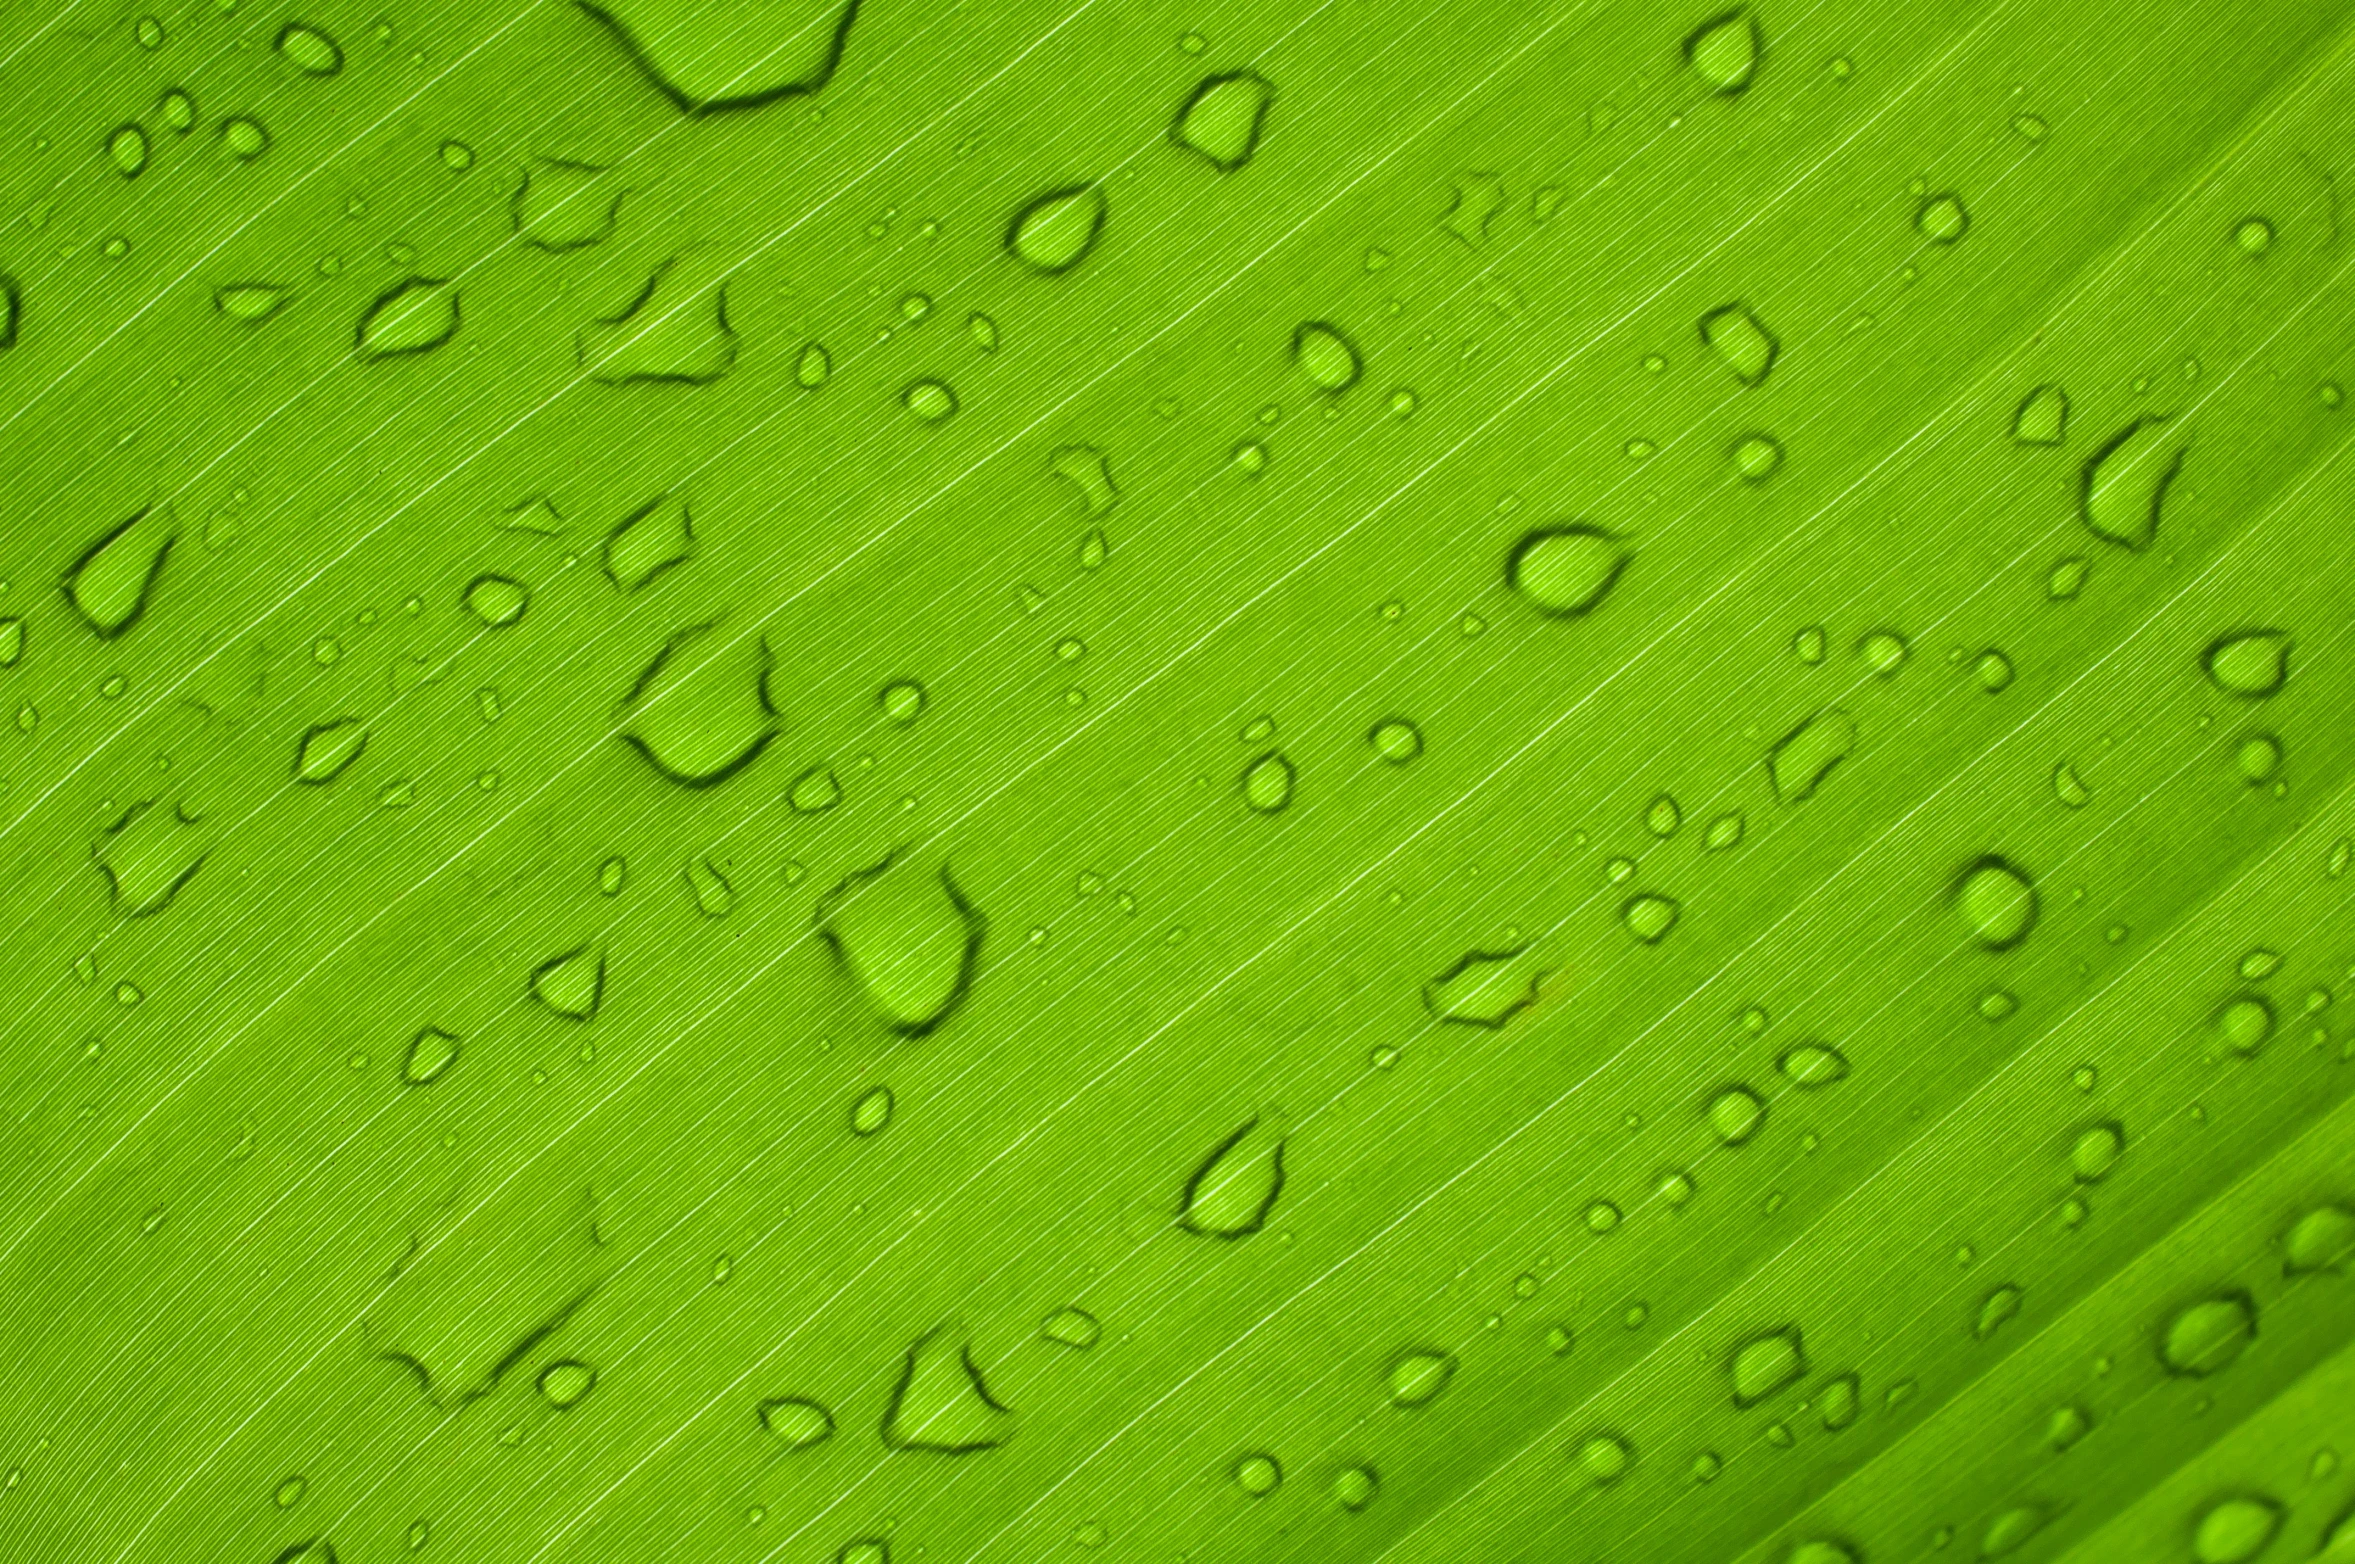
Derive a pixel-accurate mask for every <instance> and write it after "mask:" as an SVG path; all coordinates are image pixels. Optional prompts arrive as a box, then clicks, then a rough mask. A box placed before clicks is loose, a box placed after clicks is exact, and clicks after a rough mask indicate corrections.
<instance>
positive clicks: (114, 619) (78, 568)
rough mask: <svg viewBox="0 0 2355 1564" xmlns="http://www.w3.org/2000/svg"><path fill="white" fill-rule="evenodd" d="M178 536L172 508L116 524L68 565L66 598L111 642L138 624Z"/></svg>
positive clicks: (134, 515) (157, 508) (138, 513)
mask: <svg viewBox="0 0 2355 1564" xmlns="http://www.w3.org/2000/svg"><path fill="white" fill-rule="evenodd" d="M179 536H180V528H179V522H178V520H177V519H176V518H175V517H174V516H173V514H172V508H171V507H170V506H169V505H155V506H150V507H148V508H147V509H145V510H141V511H136V512H133V513H132V515H131V516H130V517H129V519H127V520H125V521H121V522H118V523H116V524H115V526H113V527H112V528H110V529H109V530H108V531H107V532H105V533H104V534H103V535H101V536H100V537H99V539H98V540H97V541H96V542H95V543H92V544H91V545H90V546H89V547H88V548H86V549H84V550H83V551H82V556H81V558H79V559H77V560H75V561H74V562H73V564H72V565H70V566H68V567H67V569H66V572H65V583H64V585H65V600H66V602H67V603H68V604H69V605H70V606H71V607H72V608H73V611H74V612H75V614H76V615H78V616H79V617H80V618H81V621H82V623H83V624H85V625H87V626H88V627H89V628H90V631H91V633H92V634H94V635H96V636H97V637H98V638H99V639H100V640H101V641H111V640H114V639H115V638H116V637H117V636H120V635H122V634H123V633H125V632H126V631H128V630H129V629H130V628H131V627H132V626H133V625H135V624H137V623H138V622H139V620H140V617H141V616H142V615H144V614H145V613H146V612H147V608H148V604H149V601H150V599H151V598H152V597H153V596H154V593H155V584H156V580H157V578H158V577H160V576H161V575H162V574H163V569H164V562H165V561H166V560H168V559H170V558H171V554H172V545H173V544H174V543H176V542H178V541H179Z"/></svg>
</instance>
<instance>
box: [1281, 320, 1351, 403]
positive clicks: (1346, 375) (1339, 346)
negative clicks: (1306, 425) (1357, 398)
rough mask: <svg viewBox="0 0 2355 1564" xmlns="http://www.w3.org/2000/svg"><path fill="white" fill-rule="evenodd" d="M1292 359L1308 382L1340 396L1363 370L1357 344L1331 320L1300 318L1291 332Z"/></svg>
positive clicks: (1319, 388)
mask: <svg viewBox="0 0 2355 1564" xmlns="http://www.w3.org/2000/svg"><path fill="white" fill-rule="evenodd" d="M1292 362H1293V364H1294V365H1295V366H1297V367H1298V369H1299V370H1300V372H1301V373H1302V374H1303V375H1306V376H1307V377H1308V380H1309V384H1311V385H1313V386H1315V387H1316V388H1317V389H1318V390H1320V391H1324V392H1327V393H1329V394H1330V395H1333V396H1339V395H1340V394H1341V393H1342V392H1344V391H1346V390H1348V389H1349V388H1350V387H1351V386H1354V385H1356V384H1357V382H1358V378H1359V376H1361V375H1363V374H1364V373H1365V361H1364V359H1363V358H1362V357H1361V356H1360V354H1359V353H1358V351H1357V344H1356V343H1354V342H1352V341H1350V340H1349V337H1348V335H1347V333H1345V332H1343V331H1342V329H1341V328H1340V327H1339V326H1336V325H1334V324H1333V323H1332V322H1331V321H1324V320H1310V321H1303V322H1301V323H1300V325H1298V326H1296V327H1295V328H1293V331H1292Z"/></svg>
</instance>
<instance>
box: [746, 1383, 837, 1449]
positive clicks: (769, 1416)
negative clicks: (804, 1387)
mask: <svg viewBox="0 0 2355 1564" xmlns="http://www.w3.org/2000/svg"><path fill="white" fill-rule="evenodd" d="M760 1426H761V1427H762V1428H764V1429H767V1430H768V1431H769V1433H770V1434H772V1435H773V1436H775V1438H776V1439H777V1440H778V1442H779V1443H781V1444H782V1445H784V1447H785V1448H786V1449H787V1450H807V1449H809V1448H810V1447H811V1446H812V1445H817V1444H823V1443H825V1442H826V1441H827V1440H829V1439H831V1438H833V1437H834V1414H833V1412H832V1411H831V1410H829V1409H828V1408H827V1406H826V1404H825V1403H824V1402H822V1401H813V1400H811V1399H810V1398H809V1397H808V1396H774V1397H771V1398H770V1399H768V1400H766V1401H763V1402H762V1403H761V1404H760Z"/></svg>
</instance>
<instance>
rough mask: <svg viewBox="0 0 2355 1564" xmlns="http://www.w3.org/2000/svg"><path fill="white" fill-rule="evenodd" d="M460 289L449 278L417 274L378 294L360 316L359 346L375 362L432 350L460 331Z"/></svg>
mask: <svg viewBox="0 0 2355 1564" xmlns="http://www.w3.org/2000/svg"><path fill="white" fill-rule="evenodd" d="M458 324H459V310H458V290H457V289H456V288H455V287H453V286H452V285H451V284H450V282H449V281H448V280H447V279H445V278H439V277H414V278H411V279H410V280H409V281H407V282H403V283H399V284H397V285H395V286H394V287H392V288H391V289H388V290H387V291H386V292H384V293H381V294H379V295H378V296H377V298H376V301H375V302H374V303H373V304H371V305H369V306H368V311H367V313H366V314H364V315H362V316H361V317H360V325H359V330H358V334H357V348H358V352H359V355H360V357H361V358H362V359H365V360H368V361H371V362H374V361H379V360H383V359H388V358H405V357H408V356H410V355H413V354H418V353H430V352H432V351H433V350H434V349H435V348H438V347H440V346H442V344H444V343H446V342H448V341H449V340H450V339H451V338H452V337H454V336H456V335H457V334H458Z"/></svg>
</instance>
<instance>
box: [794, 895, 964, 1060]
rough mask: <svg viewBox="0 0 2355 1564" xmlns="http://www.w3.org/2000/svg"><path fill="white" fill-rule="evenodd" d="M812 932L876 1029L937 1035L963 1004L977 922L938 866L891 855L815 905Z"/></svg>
mask: <svg viewBox="0 0 2355 1564" xmlns="http://www.w3.org/2000/svg"><path fill="white" fill-rule="evenodd" d="M816 922H817V927H818V931H819V933H820V934H821V935H822V936H823V937H824V939H825V941H826V943H827V945H828V946H830V947H831V948H832V949H833V951H834V955H835V958H836V959H837V960H838V961H840V962H841V964H842V966H843V967H844V969H845V970H846V971H847V972H848V973H849V974H850V976H851V978H852V979H853V980H854V981H855V982H856V983H857V984H858V985H859V989H860V991H861V992H862V993H864V994H865V995H866V996H867V1001H868V1003H869V1004H871V1005H872V1006H873V1007H874V1008H875V1010H876V1012H877V1014H878V1015H879V1016H880V1017H881V1018H882V1020H883V1023H884V1024H885V1025H886V1026H888V1027H890V1028H891V1030H893V1031H894V1032H897V1033H899V1034H900V1035H901V1036H903V1037H922V1036H924V1035H925V1034H927V1033H929V1032H931V1031H934V1030H935V1029H937V1028H938V1027H939V1026H940V1024H941V1023H942V1022H944V1021H946V1020H947V1019H948V1018H949V1016H950V1015H951V1014H952V1013H954V1011H955V1010H956V1008H957V1006H958V1005H959V1004H961V1003H962V1002H963V1000H964V998H965V994H966V992H967V990H968V988H969V987H970V986H971V983H972V979H973V968H974V964H975V962H976V961H977V960H979V958H980V955H981V942H982V937H983V934H984V932H985V920H984V919H983V918H982V915H981V913H980V912H979V911H978V910H976V909H975V908H974V906H973V904H972V903H970V902H968V901H967V900H966V899H965V895H964V893H963V892H962V891H961V890H959V889H958V888H957V882H956V881H955V880H954V879H953V878H951V877H950V874H949V870H948V866H947V865H946V864H942V865H941V866H939V867H938V868H937V869H935V870H933V871H932V872H931V873H926V872H924V871H923V870H921V869H918V868H917V867H916V865H915V863H914V862H913V861H912V860H910V859H908V858H906V857H904V856H902V855H899V854H894V855H893V856H891V857H889V858H886V859H884V860H882V861H881V862H880V863H877V864H874V865H872V866H870V867H868V868H865V869H861V870H858V871H857V872H855V873H853V874H851V875H849V876H848V877H846V878H845V879H844V880H843V881H842V882H841V883H840V884H838V885H836V886H835V887H834V889H832V890H831V891H828V892H827V893H826V894H825V895H824V896H822V897H820V898H819V899H818V906H817V913H816Z"/></svg>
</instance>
